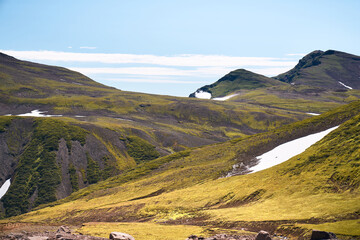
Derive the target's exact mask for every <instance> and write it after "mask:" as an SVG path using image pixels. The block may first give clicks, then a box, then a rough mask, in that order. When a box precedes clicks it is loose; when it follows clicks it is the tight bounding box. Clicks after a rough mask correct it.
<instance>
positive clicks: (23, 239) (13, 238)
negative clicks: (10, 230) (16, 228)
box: [5, 234, 29, 240]
mask: <svg viewBox="0 0 360 240" xmlns="http://www.w3.org/2000/svg"><path fill="white" fill-rule="evenodd" d="M5 239H9V240H29V238H28V237H27V236H26V235H24V234H9V235H7V236H5Z"/></svg>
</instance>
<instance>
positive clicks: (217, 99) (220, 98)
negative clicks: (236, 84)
mask: <svg viewBox="0 0 360 240" xmlns="http://www.w3.org/2000/svg"><path fill="white" fill-rule="evenodd" d="M237 95H239V94H238V93H235V94H231V95H228V96H225V97H217V98H213V100H216V101H226V100H228V99H230V98H232V97H235V96H237Z"/></svg>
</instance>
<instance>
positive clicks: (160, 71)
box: [70, 67, 234, 77]
mask: <svg viewBox="0 0 360 240" xmlns="http://www.w3.org/2000/svg"><path fill="white" fill-rule="evenodd" d="M70 69H71V70H73V71H77V72H81V73H83V74H89V75H90V74H130V75H151V76H203V77H213V76H218V75H220V76H222V75H225V74H226V73H228V72H230V71H232V70H234V69H233V68H225V67H223V68H221V67H202V68H196V69H191V70H188V69H179V68H170V67H119V68H78V67H73V68H70Z"/></svg>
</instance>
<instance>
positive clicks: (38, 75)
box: [0, 53, 113, 98]
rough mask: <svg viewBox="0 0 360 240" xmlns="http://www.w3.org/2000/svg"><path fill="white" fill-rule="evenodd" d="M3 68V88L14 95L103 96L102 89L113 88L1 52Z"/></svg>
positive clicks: (78, 74) (76, 73) (3, 91)
mask: <svg viewBox="0 0 360 240" xmlns="http://www.w3.org/2000/svg"><path fill="white" fill-rule="evenodd" d="M0 69H1V72H0V77H1V81H0V89H1V90H2V93H3V94H9V95H11V96H17V97H23V98H25V97H29V98H31V97H35V98H45V97H49V96H52V95H59V94H61V95H64V96H66V95H71V94H79V95H80V94H83V95H97V94H98V95H100V94H101V89H103V90H104V91H105V90H109V89H113V88H110V87H107V86H105V85H102V84H100V83H98V82H95V81H93V80H92V79H90V78H88V77H86V76H84V75H82V74H80V73H78V72H74V71H71V70H68V69H66V68H61V67H53V66H48V65H44V64H38V63H33V62H27V61H20V60H17V59H16V58H13V57H11V56H8V55H5V54H3V53H0ZM95 89H97V91H95Z"/></svg>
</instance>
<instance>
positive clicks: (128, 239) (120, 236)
mask: <svg viewBox="0 0 360 240" xmlns="http://www.w3.org/2000/svg"><path fill="white" fill-rule="evenodd" d="M109 238H110V239H113V240H135V238H134V237H133V236H131V235H129V234H127V233H122V232H112V233H110V236H109Z"/></svg>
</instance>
